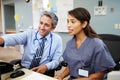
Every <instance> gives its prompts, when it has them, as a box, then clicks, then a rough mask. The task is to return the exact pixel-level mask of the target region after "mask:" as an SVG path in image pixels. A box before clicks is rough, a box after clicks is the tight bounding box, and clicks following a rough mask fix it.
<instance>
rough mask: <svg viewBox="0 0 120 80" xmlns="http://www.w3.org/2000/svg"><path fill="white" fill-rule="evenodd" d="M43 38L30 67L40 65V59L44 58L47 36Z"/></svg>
mask: <svg viewBox="0 0 120 80" xmlns="http://www.w3.org/2000/svg"><path fill="white" fill-rule="evenodd" d="M41 39H42V41H41V43H40V44H39V47H38V48H37V50H36V54H35V55H34V57H33V60H32V62H31V64H30V69H31V68H33V67H37V66H39V62H40V60H41V58H42V54H43V51H44V46H45V41H46V38H45V37H43V38H41Z"/></svg>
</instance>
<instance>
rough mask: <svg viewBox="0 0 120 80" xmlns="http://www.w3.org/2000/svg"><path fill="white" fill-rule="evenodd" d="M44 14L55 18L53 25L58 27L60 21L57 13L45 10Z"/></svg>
mask: <svg viewBox="0 0 120 80" xmlns="http://www.w3.org/2000/svg"><path fill="white" fill-rule="evenodd" d="M44 15H45V16H48V17H50V18H51V19H52V20H53V23H52V26H53V27H56V25H57V23H58V17H57V16H56V14H55V13H53V12H49V11H44V12H43V13H42V15H41V16H44Z"/></svg>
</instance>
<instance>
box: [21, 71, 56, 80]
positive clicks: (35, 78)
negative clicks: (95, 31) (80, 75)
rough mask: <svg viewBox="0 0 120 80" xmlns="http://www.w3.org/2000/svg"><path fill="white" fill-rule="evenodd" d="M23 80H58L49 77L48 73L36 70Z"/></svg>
mask: <svg viewBox="0 0 120 80" xmlns="http://www.w3.org/2000/svg"><path fill="white" fill-rule="evenodd" d="M21 80H56V79H54V78H51V77H48V76H46V75H42V74H39V73H36V72H32V73H31V74H30V75H28V76H27V77H25V78H23V79H21Z"/></svg>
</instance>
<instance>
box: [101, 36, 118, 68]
mask: <svg viewBox="0 0 120 80" xmlns="http://www.w3.org/2000/svg"><path fill="white" fill-rule="evenodd" d="M99 36H100V37H101V38H102V40H103V41H104V43H105V44H106V45H107V47H108V49H109V51H110V53H111V55H112V57H113V59H114V61H115V62H116V64H117V65H116V67H115V70H120V36H119V35H114V34H99Z"/></svg>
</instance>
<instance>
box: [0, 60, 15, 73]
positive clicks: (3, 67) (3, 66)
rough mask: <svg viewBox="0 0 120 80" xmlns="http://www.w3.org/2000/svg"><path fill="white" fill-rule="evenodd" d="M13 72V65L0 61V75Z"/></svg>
mask: <svg viewBox="0 0 120 80" xmlns="http://www.w3.org/2000/svg"><path fill="white" fill-rule="evenodd" d="M13 70H14V68H13V64H11V63H8V62H3V61H0V74H3V73H7V72H11V71H13Z"/></svg>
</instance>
